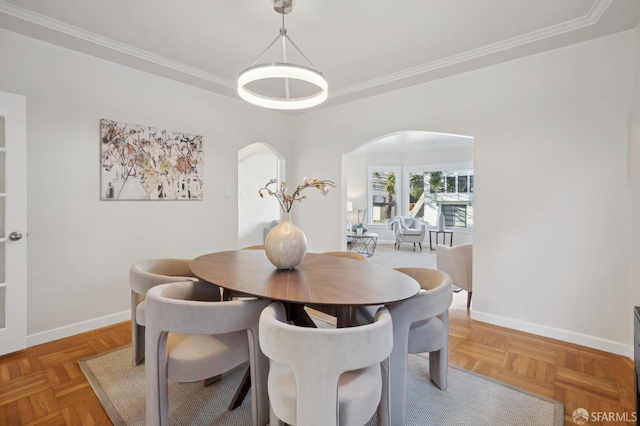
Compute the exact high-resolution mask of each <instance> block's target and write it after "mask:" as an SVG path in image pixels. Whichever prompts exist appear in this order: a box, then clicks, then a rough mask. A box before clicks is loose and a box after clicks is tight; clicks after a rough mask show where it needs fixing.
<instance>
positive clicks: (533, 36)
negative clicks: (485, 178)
mask: <svg viewBox="0 0 640 426" xmlns="http://www.w3.org/2000/svg"><path fill="white" fill-rule="evenodd" d="M612 1H613V0H595V1H594V3H593V5H592V7H591V9H590V10H589V12H588V13H587V14H586V15H584V16H582V17H580V18H576V19H572V20H570V21H567V22H563V23H560V24H556V25H552V26H550V27H547V28H543V29H540V30H536V31H532V32H530V33H527V34H523V35H520V36H517V37H513V38H510V39H507V40H503V41H500V42H497V43H493V44H489V45H486V46H483V47H479V48H476V49H473V50H469V51H467V52H463V53H460V54H457V55H453V56H449V57H447V58H443V59H439V60H437V61H432V62H429V63H426V64H422V65H418V66H415V67H411V68H407V69H405V70H402V71H398V72H396V73H392V74H387V75H385V76H382V77H379V78H375V79H371V80H368V81H365V82H362V83H358V84H354V85H352V86H348V87H345V88H343V89H339V90H335V91H332V92H330V93H329V99H335V98H339V97H341V96H345V95H348V94H352V93H356V92H359V91H362V90H366V89H371V88H374V87H377V86H381V85H385V84H389V83H393V82H396V81H399V80H403V79H406V78H410V77H414V76H418V75H420V74H425V73H428V72H432V71H435V70H438V69H442V68H446V67H450V66H452V65H456V64H460V63H463V62H466V61H470V60H473V59H478V58H481V57H483V56H487V55H491V54H495V53H498V52H502V51H506V50H510V49H513V48H515V47H518V46H522V45H526V44H529V43H533V42H536V41H540V40H544V39H547V38H550V37H553V36H556V35H559V34H563V33H567V32H570V31H575V30H577V29H580V28H583V27H587V26H590V25H594V24H595V23H597V22H598V20H599V19H600V17H601V16H602V14H603V13H604V12H605V11H606V10H607V8H608V7H609V5H610V4H611V3H612ZM0 13H3V14H6V15H9V16H13V17H15V18H18V19H21V20H24V21H27V22H30V23H33V24H35V25H39V26H41V27H44V28H48V29H50V30H53V31H58V32H60V33H63V34H67V35H70V36H72V37H75V38H77V39H80V40H84V41H86V42H89V43H93V44H95V45H99V46H102V47H105V48H107V49H111V50H114V51H117V52H120V53H124V54H126V55H129V56H132V57H136V58H139V59H142V60H144V61H147V62H150V63H153V64H156V65H159V66H162V67H166V68H168V69H171V70H175V71H178V72H181V73H184V74H187V75H190V76H193V77H197V78H199V79H202V80H204V81H208V82H211V83H215V84H218V85H220V86H223V87H227V88H230V89H233V90H234V91H235V89H236V82H235V81H230V80H227V79H225V78H222V77H219V76H217V75H215V74H211V73H208V72H205V71H202V70H200V69H198V68H194V67H190V66H187V65H185V64H182V63H180V62H177V61H173V60H171V59H168V58H165V57H163V56H160V55H156V54H153V53H151V52H147V51H146V50H142V49H138V48H135V47H133V46H130V45H128V44H125V43H121V42H118V41H116V40H112V39H110V38H107V37H103V36H100V35H98V34H95V33H92V32H90V31H86V30H83V29H81V28H78V27H75V26H73V25H69V24H66V23H64V22H61V21H58V20H55V19H52V18H49V17H47V16H44V15H40V14H38V13H35V12H32V11H30V10H27V9H24V8H21V7H18V6H15V5H13V4H10V3H7V2H6V1H4V0H0Z"/></svg>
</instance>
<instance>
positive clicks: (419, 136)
mask: <svg viewBox="0 0 640 426" xmlns="http://www.w3.org/2000/svg"><path fill="white" fill-rule="evenodd" d="M343 173H344V176H345V181H346V186H345V187H346V202H347V208H346V210H349V206H351V211H347V221H348V222H350V223H352V224H356V223H358V222H361V221H362V220H363V217H364V226H365V228H368V229H370V230H371V231H372V232H374V233H377V234H378V235H379V237H378V242H381V243H392V242H393V240H394V237H393V233H392V231H391V230H390V229H389V227H388V222H389V219H390V218H391V217H393V216H396V215H397V216H412V217H418V218H419V219H420V220H422V221H424V222H426V223H427V225H428V226H429V227H435V226H436V223H435V221H436V219H437V214H438V213H439V212H440V211H441V210H443V211H445V215H448V216H447V218H448V222H449V223H448V225H447V226H448V227H456V230H457V235H458V234H459V235H460V237H459V238H458V237H457V240H458V243H462V242H471V240H472V229H473V138H472V137H469V136H462V135H452V134H444V133H435V132H427V131H414V130H404V131H398V132H393V133H389V134H386V135H382V136H380V137H377V138H374V139H372V140H369V141H367V142H365V143H364V144H363V145H361V146H360V147H358V148H357V149H355V150H352V151H351V152H348V153H345V154H344V155H343ZM438 174H439V175H440V181H439V182H438V183H437V184H436V185H435V186H434V188H432V185H430V180H431V178H432V175H438ZM431 183H433V181H432V182H431Z"/></svg>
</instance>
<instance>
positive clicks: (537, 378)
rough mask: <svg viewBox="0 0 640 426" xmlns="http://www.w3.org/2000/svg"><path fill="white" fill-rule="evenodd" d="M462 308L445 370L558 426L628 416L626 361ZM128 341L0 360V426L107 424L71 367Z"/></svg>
mask: <svg viewBox="0 0 640 426" xmlns="http://www.w3.org/2000/svg"><path fill="white" fill-rule="evenodd" d="M465 303H466V293H465V292H461V293H458V294H456V295H455V297H454V302H453V306H452V308H451V327H450V348H451V349H450V359H449V362H450V363H451V364H453V365H456V366H459V367H462V368H465V369H468V370H472V371H475V372H477V373H480V374H483V375H486V376H489V377H492V378H494V379H497V380H500V381H503V382H505V383H509V384H511V385H514V386H517V387H519V388H521V389H526V390H528V391H530V392H533V393H536V394H539V395H544V396H547V397H550V398H554V399H556V400H559V401H561V402H563V403H564V404H565V424H566V425H573V424H574V422H573V419H572V418H571V414H572V413H573V410H575V409H576V408H578V407H582V408H585V409H587V410H588V411H589V412H596V411H603V412H616V413H629V414H628V416H630V415H631V414H630V413H631V412H632V410H633V404H634V401H633V362H632V361H631V360H630V359H629V358H626V357H622V356H618V355H613V354H610V353H606V352H602V351H598V350H594V349H589V348H585V347H582V346H577V345H572V344H568V343H564V342H561V341H558V340H553V339H547V338H544V337H539V336H535V335H531V334H527V333H523V332H519V331H514V330H510V329H506V328H502V327H496V326H493V325H489V324H485V323H481V322H477V321H472V320H471V319H470V318H469V313H468V311H467V309H466V306H465ZM130 339H131V337H130V326H129V324H128V323H122V324H117V325H114V326H111V327H106V328H102V329H99V330H95V331H91V332H88V333H83V334H80V335H77V336H73V337H69V338H66V339H61V340H58V341H55V342H51V343H46V344H43V345H39V346H34V347H31V348H28V349H26V350H23V351H19V352H15V353H13V354H9V355H5V356H3V357H0V426H3V425H11V426H14V425H83V426H87V425H108V424H111V423H110V421H109V419H108V417H107V415H106V413H105V412H104V410H103V409H102V406H101V405H100V403H99V402H98V399H97V398H96V396H95V394H94V393H93V391H92V389H91V387H90V386H89V383H88V382H87V381H86V380H85V378H84V375H83V374H82V372H81V371H80V368H79V367H78V364H77V362H76V361H77V360H78V359H81V358H86V357H89V356H92V355H96V354H99V353H102V352H106V351H109V350H112V349H115V348H119V347H121V346H124V345H127V344H129V343H130ZM589 424H594V425H613V424H623V423H615V422H597V423H589ZM629 424H631V423H629Z"/></svg>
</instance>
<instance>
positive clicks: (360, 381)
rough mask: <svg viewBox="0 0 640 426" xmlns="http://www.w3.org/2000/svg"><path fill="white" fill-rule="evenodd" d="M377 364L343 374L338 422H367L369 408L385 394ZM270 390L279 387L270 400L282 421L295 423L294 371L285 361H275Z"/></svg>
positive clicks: (272, 367)
mask: <svg viewBox="0 0 640 426" xmlns="http://www.w3.org/2000/svg"><path fill="white" fill-rule="evenodd" d="M377 367H378V366H370V367H366V368H361V369H359V370H354V371H348V372H346V373H344V374H342V375H341V376H340V379H339V381H338V383H339V384H338V386H339V388H340V392H339V394H338V407H339V411H340V414H339V416H340V422H339V424H365V423H366V422H368V421H369V419H370V418H371V415H372V414H373V410H371V409H367V407H371V406H374V407H375V406H376V405H377V402H378V401H380V395H381V393H382V385H381V383H380V368H377ZM269 389H277V393H276V394H275V395H273V394H271V395H270V401H271V405H272V406H273V407H274V409H275V410H276V411H277V412H278V413H279V414H280V415H281V416H282V418H281V420H283V421H285V422H286V423H288V424H296V379H295V375H294V373H293V370H291V368H289V367H288V366H286V365H284V364H280V363H277V362H272V363H271V368H270V370H269ZM302 392H304V390H302ZM347 406H349V408H347Z"/></svg>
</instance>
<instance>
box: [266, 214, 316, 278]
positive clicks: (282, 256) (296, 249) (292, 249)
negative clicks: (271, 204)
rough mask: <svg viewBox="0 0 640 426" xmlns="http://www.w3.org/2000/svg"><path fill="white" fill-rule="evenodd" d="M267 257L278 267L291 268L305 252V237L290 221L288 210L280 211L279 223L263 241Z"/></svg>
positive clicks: (300, 259)
mask: <svg viewBox="0 0 640 426" xmlns="http://www.w3.org/2000/svg"><path fill="white" fill-rule="evenodd" d="M264 251H265V253H266V254H267V258H268V259H269V261H270V262H271V263H273V264H274V265H275V266H276V267H277V268H278V269H293V268H295V267H296V265H297V264H298V263H300V262H302V259H303V258H304V255H305V254H306V253H307V237H306V236H305V235H304V232H302V231H301V230H300V228H298V227H297V226H296V225H294V224H293V222H291V218H290V217H289V212H283V213H282V219H281V220H280V223H279V224H278V225H276V227H275V228H273V229H272V230H271V231H270V232H269V233H268V234H267V238H266V239H265V241H264Z"/></svg>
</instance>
